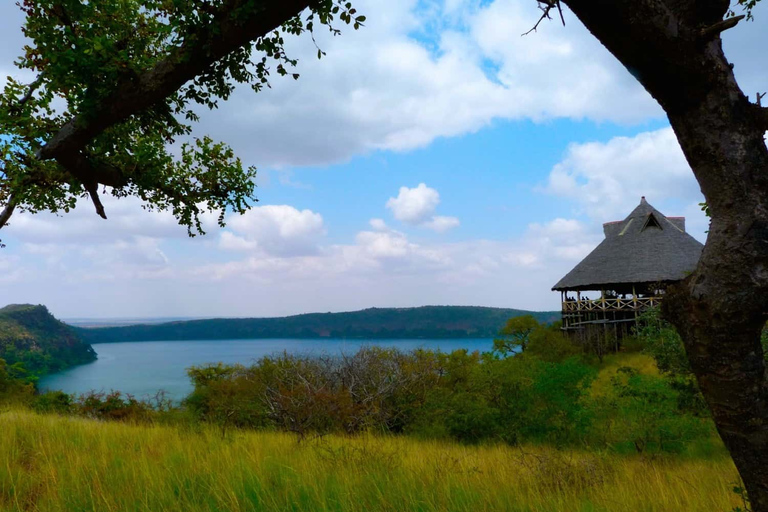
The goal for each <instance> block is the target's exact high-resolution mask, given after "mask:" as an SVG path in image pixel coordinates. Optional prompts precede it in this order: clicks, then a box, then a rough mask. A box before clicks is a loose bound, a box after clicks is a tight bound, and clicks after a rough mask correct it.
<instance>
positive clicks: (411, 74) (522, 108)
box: [201, 0, 662, 167]
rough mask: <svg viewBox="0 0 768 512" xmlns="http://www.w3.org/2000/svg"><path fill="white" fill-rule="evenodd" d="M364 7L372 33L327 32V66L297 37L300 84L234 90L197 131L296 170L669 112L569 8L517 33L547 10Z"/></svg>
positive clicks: (365, 0) (370, 2) (365, 3)
mask: <svg viewBox="0 0 768 512" xmlns="http://www.w3.org/2000/svg"><path fill="white" fill-rule="evenodd" d="M356 8H357V9H358V11H359V12H361V13H365V15H366V16H367V19H368V21H366V26H365V28H363V29H361V30H359V31H356V32H355V31H351V30H350V31H346V32H345V33H344V34H343V35H342V36H341V37H337V38H331V37H324V36H321V38H320V40H319V44H320V46H321V47H322V48H323V50H325V51H326V52H327V57H324V58H323V59H322V60H320V61H318V60H317V59H316V53H317V49H316V48H315V46H314V44H312V41H311V40H309V38H298V39H290V40H289V41H288V50H289V53H290V54H291V55H292V56H296V57H298V58H299V67H298V71H299V72H300V74H301V78H300V79H299V80H298V81H292V80H279V79H275V80H274V82H273V84H272V86H273V87H272V89H269V90H265V91H263V92H262V93H259V94H257V95H253V94H252V93H251V92H250V91H248V90H246V89H245V88H243V89H242V90H238V91H237V92H236V94H235V95H234V96H233V98H232V100H231V101H229V102H228V103H226V104H224V105H223V108H222V110H220V111H217V112H210V113H207V112H204V113H203V126H202V127H201V129H202V130H201V131H205V132H206V133H211V134H213V135H214V136H216V137H217V138H221V139H223V140H227V141H230V142H231V143H232V144H233V146H234V147H235V149H236V150H237V151H238V153H239V154H241V155H242V156H244V157H245V159H246V160H247V161H249V162H253V163H255V164H259V165H263V166H267V167H286V166H288V167H290V166H296V165H318V164H328V163H335V162H339V161H345V160H348V159H349V158H351V157H352V156H353V155H357V154H361V153H368V152H371V151H375V150H395V151H404V150H409V149H413V148H418V147H423V146H425V145H427V144H429V143H430V142H432V141H433V140H435V139H436V138H440V137H452V136H456V135H461V134H465V133H472V132H475V131H477V130H479V129H481V128H483V127H485V126H488V125H489V124H490V123H491V122H493V121H494V120H496V119H504V120H519V119H534V120H537V121H543V120H547V119H552V118H558V117H568V118H571V119H578V120H580V119H584V118H589V119H595V120H600V121H615V122H622V123H631V122H637V121H643V120H646V119H649V118H660V117H661V115H662V113H661V110H660V108H659V107H658V106H657V105H656V103H655V102H654V101H653V100H652V99H651V98H650V96H649V95H648V94H647V93H646V92H645V91H644V90H643V88H642V87H641V86H639V85H638V84H637V82H636V80H635V79H634V78H633V77H632V76H631V75H630V74H629V73H628V72H627V71H626V70H625V69H624V68H623V67H622V66H621V65H620V64H618V63H617V62H616V61H615V59H614V58H613V57H612V56H611V55H610V54H609V53H608V52H607V51H606V50H605V48H603V46H602V45H601V44H600V43H598V42H597V41H596V40H595V39H594V37H592V36H591V35H590V34H589V33H588V32H587V30H586V29H585V28H584V27H583V26H582V25H581V24H580V23H579V21H578V20H577V19H575V17H574V16H572V15H569V14H568V13H566V14H567V15H568V23H567V24H566V26H565V27H562V26H560V25H558V24H555V23H552V24H547V25H545V26H543V27H542V29H541V30H539V32H538V33H536V34H535V35H532V36H529V37H520V34H521V33H522V32H524V31H526V30H528V29H529V28H530V27H532V26H533V25H534V23H535V22H536V20H537V18H538V16H539V14H540V12H539V11H538V10H537V9H536V8H535V5H534V4H531V3H529V2H528V1H527V0H496V1H494V2H483V3H480V2H477V3H476V2H455V1H449V2H446V3H442V2H436V3H430V4H429V5H428V7H425V5H424V3H423V2H419V1H417V0H393V1H390V2H376V1H374V0H360V1H359V3H358V4H357V5H356ZM425 27H429V29H427V28H425ZM307 83H309V84H311V86H310V87H307V86H306V84H307ZM222 119H226V122H222ZM318 127H322V129H318Z"/></svg>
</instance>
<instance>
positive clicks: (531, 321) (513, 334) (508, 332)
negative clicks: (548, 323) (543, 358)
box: [493, 315, 540, 354]
mask: <svg viewBox="0 0 768 512" xmlns="http://www.w3.org/2000/svg"><path fill="white" fill-rule="evenodd" d="M538 327H540V325H539V322H537V321H536V319H535V318H533V315H522V316H515V317H512V318H510V319H509V320H507V323H506V324H505V325H504V327H502V328H501V330H500V331H499V336H500V337H499V338H497V339H495V340H493V349H494V350H496V351H497V352H500V353H502V354H511V353H515V352H518V351H520V352H525V349H526V348H527V347H528V343H529V342H530V340H531V333H532V332H533V331H534V330H535V329H537V328H538Z"/></svg>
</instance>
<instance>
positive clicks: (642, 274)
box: [552, 197, 704, 290]
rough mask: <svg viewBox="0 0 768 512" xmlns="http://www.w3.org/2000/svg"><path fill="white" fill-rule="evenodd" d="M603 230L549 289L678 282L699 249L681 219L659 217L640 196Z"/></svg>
mask: <svg viewBox="0 0 768 512" xmlns="http://www.w3.org/2000/svg"><path fill="white" fill-rule="evenodd" d="M603 231H604V232H605V240H603V241H602V242H601V243H600V245H598V246H597V247H596V248H595V250H593V251H592V252H591V253H589V254H588V255H587V257H586V258H584V259H583V260H582V261H581V263H579V264H578V265H576V267H574V269H573V270H571V271H570V272H568V274H566V276H565V277H563V278H562V279H561V280H560V281H558V283H557V284H556V285H555V286H554V287H552V289H553V290H600V289H609V290H610V289H613V290H615V289H619V288H626V285H631V284H638V283H659V282H662V283H663V282H670V281H678V280H680V279H683V278H684V277H685V276H686V275H688V274H689V273H690V272H692V271H693V270H694V269H695V268H696V264H697V263H698V261H699V257H700V256H701V250H702V248H703V247H704V246H703V245H702V244H701V243H699V242H698V241H697V240H696V239H694V238H693V237H692V236H691V235H689V234H688V233H686V232H685V219H684V218H683V217H665V216H664V215H663V214H662V213H661V212H659V211H658V210H657V209H656V208H654V207H653V206H651V205H650V204H648V203H647V202H646V200H645V197H643V198H642V199H641V200H640V204H639V205H638V207H637V208H635V209H634V210H633V211H632V213H630V214H629V215H628V216H627V218H626V219H624V220H622V221H617V222H608V223H606V224H603Z"/></svg>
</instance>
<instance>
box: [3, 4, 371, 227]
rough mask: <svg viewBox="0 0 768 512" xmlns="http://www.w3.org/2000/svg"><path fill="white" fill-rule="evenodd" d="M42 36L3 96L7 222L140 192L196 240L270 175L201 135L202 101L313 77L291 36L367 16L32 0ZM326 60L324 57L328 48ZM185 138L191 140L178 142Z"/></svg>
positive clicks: (29, 17)
mask: <svg viewBox="0 0 768 512" xmlns="http://www.w3.org/2000/svg"><path fill="white" fill-rule="evenodd" d="M18 5H19V8H20V9H21V10H22V11H23V12H24V13H25V14H26V22H25V25H24V28H23V31H24V34H25V35H26V36H27V37H28V38H29V40H30V41H31V42H30V44H29V45H28V46H26V47H25V48H24V50H23V51H24V53H23V55H22V56H21V57H20V58H19V59H18V61H17V62H16V65H17V67H18V68H20V69H21V70H26V71H28V72H30V73H29V74H31V75H32V76H36V78H34V79H33V80H28V81H26V82H24V81H21V80H18V79H14V78H12V77H9V78H8V80H7V83H6V86H5V89H4V90H3V92H2V96H0V125H1V126H2V127H3V128H2V136H0V154H1V156H2V161H1V162H2V163H0V228H2V227H3V226H5V225H6V224H7V222H8V221H9V219H10V217H11V215H12V214H13V212H14V211H29V212H33V213H34V212H38V211H42V210H48V211H52V212H62V211H63V212H67V211H69V210H71V209H72V208H74V207H75V203H76V201H77V199H78V198H79V197H81V196H83V195H85V194H87V195H89V196H90V198H91V200H92V202H93V204H94V206H95V208H96V212H97V213H98V214H99V215H100V216H102V217H104V218H106V211H105V209H104V206H103V205H102V203H101V200H100V198H99V194H100V193H104V192H105V191H108V193H110V194H112V195H113V196H115V197H124V196H129V195H130V196H137V197H139V198H141V199H142V200H143V201H144V202H145V205H146V208H148V209H163V210H166V209H167V210H170V211H172V212H173V214H174V215H175V216H176V218H177V219H178V221H179V223H180V224H182V225H184V226H186V227H187V228H188V230H189V233H190V235H194V234H195V233H202V232H203V230H202V226H201V224H200V214H201V213H203V212H205V211H216V212H218V214H219V223H220V224H223V219H224V213H225V211H226V210H227V209H230V210H232V211H235V212H238V213H242V212H243V211H245V210H247V209H248V208H249V207H250V204H251V203H252V202H253V201H255V196H254V189H255V185H254V183H253V178H254V176H255V174H256V169H255V168H253V167H247V168H244V167H243V164H242V162H241V161H240V159H238V158H237V157H236V156H235V155H234V153H233V151H232V150H231V148H229V146H227V145H226V144H224V143H221V142H215V141H213V140H211V139H210V138H208V137H202V138H195V139H190V135H191V123H193V122H195V121H197V120H198V114H197V112H196V110H195V108H196V107H198V106H203V107H207V108H210V109H214V108H216V107H217V106H218V102H219V101H220V100H226V99H227V98H229V96H230V95H231V94H232V92H233V91H234V89H235V86H236V85H237V84H248V85H249V86H250V87H251V88H252V89H253V90H254V91H256V92H258V91H260V90H261V89H262V88H263V87H264V86H269V80H270V78H271V77H272V76H274V75H275V74H277V75H280V76H285V75H290V76H291V77H293V78H294V79H298V78H299V74H298V73H297V72H296V71H295V68H296V66H297V64H298V62H297V60H296V59H294V58H292V57H290V56H289V55H288V54H287V53H286V50H285V38H286V37H287V36H298V35H301V34H303V33H305V32H308V33H309V34H310V35H311V36H312V37H313V39H314V31H315V30H316V29H317V27H318V26H321V25H322V26H324V27H325V28H327V29H328V30H330V31H331V33H333V34H334V35H336V34H338V33H339V29H338V28H336V26H335V25H334V23H338V22H339V21H340V22H341V23H343V24H346V25H352V26H353V27H354V28H355V29H357V28H359V27H360V26H361V25H362V23H363V22H364V21H365V17H364V16H362V15H359V14H357V12H356V10H355V9H354V8H353V7H352V4H351V3H348V2H343V1H340V0H317V1H309V0H283V1H280V2H272V1H269V0H100V1H99V2H83V1H82V0H57V1H53V0H23V1H21V2H19V3H18ZM318 52H319V53H318V56H321V55H322V52H321V51H320V50H319V49H318ZM174 144H179V145H178V147H176V150H173V149H172V148H174Z"/></svg>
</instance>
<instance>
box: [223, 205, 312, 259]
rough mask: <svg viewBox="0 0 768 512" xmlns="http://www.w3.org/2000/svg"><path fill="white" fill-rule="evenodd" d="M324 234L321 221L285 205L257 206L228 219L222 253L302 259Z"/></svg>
mask: <svg viewBox="0 0 768 512" xmlns="http://www.w3.org/2000/svg"><path fill="white" fill-rule="evenodd" d="M324 234H325V226H324V225H323V217H322V215H320V214H319V213H315V212H313V211H311V210H301V211H299V210H298V209H296V208H294V207H293V206H288V205H268V206H257V207H254V208H252V209H251V210H248V211H247V212H245V213H244V214H243V215H236V216H231V217H230V218H229V220H228V231H224V232H223V233H222V234H221V238H220V244H219V246H220V247H221V248H222V249H234V250H256V249H259V250H260V251H262V252H264V253H266V254H269V255H280V256H303V255H306V254H312V253H315V252H317V250H318V246H317V244H318V241H319V239H320V238H321V237H322V236H323V235H324Z"/></svg>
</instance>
